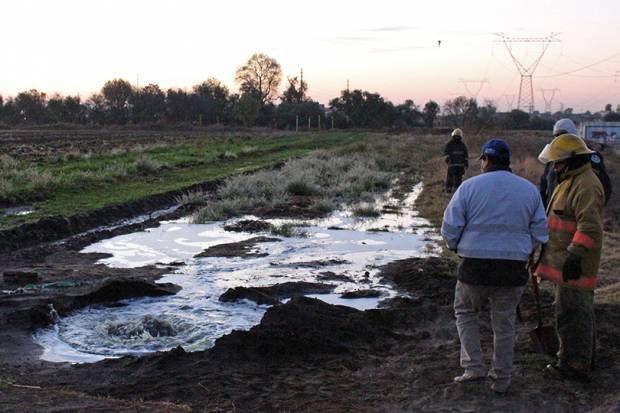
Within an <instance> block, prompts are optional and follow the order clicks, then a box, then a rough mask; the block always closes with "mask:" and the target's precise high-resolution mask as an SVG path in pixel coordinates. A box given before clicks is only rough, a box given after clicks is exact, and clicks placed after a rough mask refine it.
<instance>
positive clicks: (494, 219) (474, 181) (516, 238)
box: [441, 170, 548, 261]
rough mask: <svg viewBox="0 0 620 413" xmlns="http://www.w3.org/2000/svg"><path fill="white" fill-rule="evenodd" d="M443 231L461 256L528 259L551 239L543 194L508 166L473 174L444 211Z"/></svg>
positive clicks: (444, 236)
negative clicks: (535, 250)
mask: <svg viewBox="0 0 620 413" xmlns="http://www.w3.org/2000/svg"><path fill="white" fill-rule="evenodd" d="M441 235H442V236H443V238H444V239H445V240H446V243H447V244H448V247H449V248H450V249H451V250H456V251H457V253H458V254H459V255H460V256H461V257H465V258H486V259H504V260H516V261H527V259H528V257H529V256H530V254H531V253H532V251H533V250H534V248H535V247H536V246H538V245H539V244H541V243H545V242H547V240H548V233H547V217H546V214H545V209H544V207H543V203H542V200H541V198H540V193H539V192H538V189H537V188H536V187H535V186H534V185H532V184H531V183H530V182H528V181H527V180H525V179H523V178H521V177H519V176H517V175H514V174H513V173H512V172H510V171H506V170H498V171H492V172H486V173H483V174H481V175H478V176H475V177H473V178H470V179H468V180H466V181H465V182H463V184H462V185H461V186H460V187H459V188H458V190H457V191H456V192H455V193H454V196H453V197H452V199H451V200H450V203H449V204H448V207H447V208H446V210H445V211H444V215H443V224H442V226H441Z"/></svg>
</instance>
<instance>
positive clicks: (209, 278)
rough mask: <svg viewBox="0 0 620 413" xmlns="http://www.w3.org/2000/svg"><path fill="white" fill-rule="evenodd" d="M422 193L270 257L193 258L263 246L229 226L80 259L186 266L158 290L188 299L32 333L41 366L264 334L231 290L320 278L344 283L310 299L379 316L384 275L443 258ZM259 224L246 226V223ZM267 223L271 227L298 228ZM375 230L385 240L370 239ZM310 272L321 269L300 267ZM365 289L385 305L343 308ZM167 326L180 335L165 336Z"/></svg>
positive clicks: (113, 242)
mask: <svg viewBox="0 0 620 413" xmlns="http://www.w3.org/2000/svg"><path fill="white" fill-rule="evenodd" d="M420 190H421V185H418V186H416V187H415V188H414V190H413V192H412V193H411V195H410V196H409V197H408V198H407V199H406V200H405V201H402V202H400V204H401V205H400V207H401V209H400V212H399V213H398V214H396V213H386V214H383V215H382V216H381V217H379V218H375V219H371V218H365V219H356V218H354V217H353V216H352V214H351V212H349V211H338V212H335V213H334V214H332V215H331V216H330V217H328V218H325V219H318V220H313V221H305V222H306V223H307V224H308V226H306V227H304V228H303V230H304V232H305V234H306V236H305V237H303V238H297V237H291V238H283V237H278V238H280V239H281V241H280V242H267V243H261V244H257V245H256V247H255V248H256V249H257V250H258V251H260V252H266V253H267V254H268V255H267V256H264V257H256V256H252V257H246V258H220V257H207V258H193V257H194V256H195V255H196V254H198V253H200V252H202V251H203V250H204V249H206V248H208V247H211V246H214V245H218V244H223V243H231V242H238V241H242V240H245V239H248V238H252V237H254V236H256V234H249V233H235V232H227V231H224V230H223V228H222V227H223V225H224V224H225V223H224V222H213V223H209V224H201V225H198V224H190V223H188V222H187V220H179V221H174V222H165V223H162V225H161V226H159V227H157V228H152V229H149V230H146V231H142V232H137V233H133V234H128V235H122V236H118V237H115V238H112V239H109V240H104V241H101V242H98V243H96V244H93V245H91V246H89V247H87V248H85V249H84V250H83V252H104V253H110V254H112V256H111V257H110V258H107V259H104V260H102V262H103V263H105V264H107V265H109V266H111V267H125V268H131V267H139V266H143V265H148V264H157V263H170V262H175V261H176V262H178V261H181V262H184V263H185V265H184V266H182V267H180V268H178V269H177V270H175V273H173V274H169V275H166V276H164V277H163V278H162V279H161V282H172V283H175V284H178V285H180V286H181V287H182V288H183V289H182V290H181V291H180V292H179V293H178V294H176V295H174V296H168V297H158V298H143V299H132V300H126V301H123V302H122V303H121V304H123V305H122V306H116V307H113V308H110V307H103V306H93V307H89V308H87V309H84V310H80V311H77V312H75V313H74V314H71V315H69V316H66V317H62V318H61V319H60V320H59V321H58V322H57V323H56V324H54V325H53V326H52V327H50V328H47V329H43V330H39V331H37V332H36V333H35V339H36V341H37V342H38V343H39V344H41V345H42V346H43V347H44V349H45V350H44V351H45V352H44V354H43V356H42V358H43V359H44V360H48V361H70V362H93V361H98V360H101V359H103V358H108V357H119V356H123V355H128V354H132V355H141V354H147V353H151V352H153V351H160V350H168V349H171V348H174V347H176V346H178V345H182V346H183V348H184V349H185V350H186V351H197V350H203V349H206V348H209V347H211V346H212V345H213V344H214V342H215V340H216V339H217V338H218V337H221V336H222V335H224V334H227V333H229V332H231V331H232V330H235V329H237V330H238V329H243V330H247V329H249V328H251V327H252V326H253V325H256V324H258V323H259V322H260V319H261V318H262V316H263V314H264V312H265V311H266V309H267V308H268V307H267V306H259V305H256V304H254V303H252V302H249V301H241V302H237V303H222V302H220V301H219V300H218V298H219V296H220V295H221V294H222V293H224V292H225V291H226V290H227V289H228V288H233V287H237V286H252V287H260V286H268V285H272V284H276V283H284V282H288V281H309V282H325V281H321V277H322V273H325V272H327V271H330V272H333V273H335V274H337V275H343V276H345V277H341V280H339V281H329V283H331V284H334V285H335V289H334V292H333V293H332V294H320V295H315V294H313V295H309V296H310V297H314V298H318V299H321V300H323V301H326V302H328V303H331V304H338V305H347V306H350V307H354V308H357V309H360V310H366V309H370V308H375V307H376V306H377V303H378V301H379V300H380V299H385V298H388V297H390V296H394V295H395V294H396V292H395V291H393V290H392V289H391V288H390V287H389V286H387V285H383V284H382V283H381V281H380V280H379V277H378V276H377V273H378V269H377V267H379V266H381V265H384V264H386V263H388V262H391V261H394V260H398V259H404V258H409V257H412V256H426V255H429V253H433V252H435V251H438V248H439V247H438V246H437V245H436V244H434V243H433V242H429V241H428V240H429V239H430V236H429V233H428V232H429V230H430V224H429V223H428V221H426V220H424V219H422V218H419V217H418V216H417V214H416V213H415V211H414V209H413V208H414V202H415V198H416V197H417V194H418V193H419V192H420ZM386 202H388V201H386ZM389 202H395V201H394V200H391V201H389ZM252 218H254V217H247V216H246V217H242V218H239V220H241V219H252ZM234 221H236V220H233V221H229V222H226V223H228V224H230V223H231V222H234ZM268 221H269V222H271V223H274V224H281V223H284V222H294V221H291V220H268ZM335 227H337V229H336V228H335ZM377 227H381V228H384V229H386V230H387V231H381V232H370V231H369V230H370V229H373V228H377ZM435 236H436V235H435ZM308 262H322V263H323V264H324V265H303V263H308ZM300 263H301V265H300ZM347 277H348V278H347ZM365 289H376V290H380V291H381V292H382V296H381V297H380V298H355V299H342V298H340V294H342V293H343V292H347V291H354V290H365ZM145 317H146V318H145ZM153 320H156V323H157V325H158V326H160V327H161V326H163V327H164V331H163V333H162V334H161V335H160V334H159V333H160V331H159V330H155V331H153V329H152V326H151V323H152V322H153ZM167 326H171V327H172V329H173V330H174V331H173V332H171V331H168V327H167Z"/></svg>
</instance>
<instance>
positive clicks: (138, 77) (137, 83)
mask: <svg viewBox="0 0 620 413" xmlns="http://www.w3.org/2000/svg"><path fill="white" fill-rule="evenodd" d="M136 89H137V90H139V89H140V73H136Z"/></svg>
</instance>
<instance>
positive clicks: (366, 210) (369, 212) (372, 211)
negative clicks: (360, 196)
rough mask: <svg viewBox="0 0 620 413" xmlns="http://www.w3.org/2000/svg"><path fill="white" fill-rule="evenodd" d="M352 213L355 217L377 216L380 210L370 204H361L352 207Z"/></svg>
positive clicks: (379, 214)
mask: <svg viewBox="0 0 620 413" xmlns="http://www.w3.org/2000/svg"><path fill="white" fill-rule="evenodd" d="M353 215H355V216H356V217H365V218H377V217H379V216H381V212H380V211H379V210H378V209H377V208H375V206H374V205H371V204H362V205H359V206H357V207H355V208H353Z"/></svg>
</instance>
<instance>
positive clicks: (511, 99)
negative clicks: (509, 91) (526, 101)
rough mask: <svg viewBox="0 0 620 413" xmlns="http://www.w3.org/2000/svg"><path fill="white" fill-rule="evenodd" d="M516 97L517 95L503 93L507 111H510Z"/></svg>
mask: <svg viewBox="0 0 620 413" xmlns="http://www.w3.org/2000/svg"><path fill="white" fill-rule="evenodd" d="M516 97H517V95H504V99H506V106H507V107H508V112H512V108H513V107H514V104H515V98H516Z"/></svg>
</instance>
